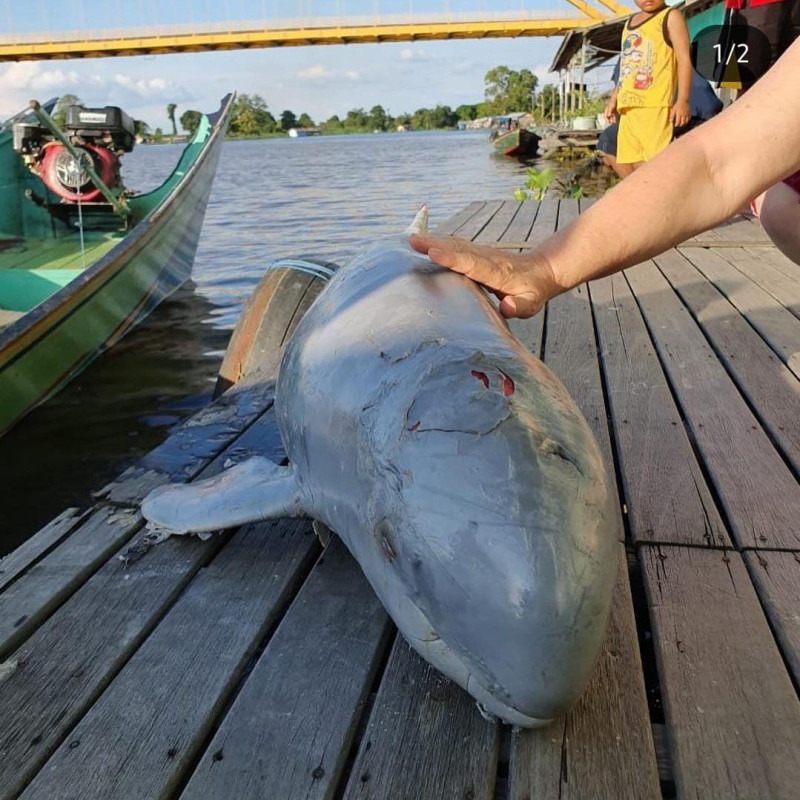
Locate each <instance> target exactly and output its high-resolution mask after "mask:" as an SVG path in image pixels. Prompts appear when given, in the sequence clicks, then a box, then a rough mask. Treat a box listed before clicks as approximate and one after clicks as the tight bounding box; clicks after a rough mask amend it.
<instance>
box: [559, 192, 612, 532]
mask: <svg viewBox="0 0 800 800" xmlns="http://www.w3.org/2000/svg"><path fill="white" fill-rule="evenodd" d="M575 214H577V203H576V201H574V200H571V201H568V200H562V201H561V209H560V211H559V223H558V224H559V226H560V225H562V224H566V223H567V221H568V220H569V219H571V218H572V217H574V215H575ZM544 361H545V363H546V364H547V366H548V367H550V369H552V370H553V372H554V373H555V374H556V375H557V376H558V377H559V379H560V380H561V382H562V383H563V384H564V386H565V387H566V389H567V391H568V392H569V393H570V394H571V395H572V397H573V399H574V400H575V402H576V403H577V404H578V407H579V408H580V410H581V412H582V413H583V416H584V417H585V418H586V421H587V422H588V423H589V427H590V428H591V430H592V433H594V435H595V438H596V439H597V443H598V445H599V446H600V453H601V454H602V456H603V460H604V462H605V465H606V471H607V473H608V479H609V481H610V482H611V486H612V487H616V485H617V484H616V470H615V467H614V457H613V455H612V451H611V440H610V438H609V433H608V422H607V419H606V408H605V400H604V398H603V386H602V382H601V378H600V368H599V365H598V359H597V346H596V343H595V336H594V324H593V321H592V309H591V303H590V302H589V292H588V289H587V287H586V284H582V285H581V286H578V287H576V288H575V289H572V290H571V291H569V292H565V293H564V294H562V295H559V296H558V297H556V298H554V299H553V300H551V301H550V302H549V303H548V304H547V318H546V320H545V344H544ZM614 509H615V515H616V528H617V530H618V533H619V537H620V539H621V540H622V539H624V530H623V527H622V516H621V510H620V508H619V505H618V504H617V503H615V504H614Z"/></svg>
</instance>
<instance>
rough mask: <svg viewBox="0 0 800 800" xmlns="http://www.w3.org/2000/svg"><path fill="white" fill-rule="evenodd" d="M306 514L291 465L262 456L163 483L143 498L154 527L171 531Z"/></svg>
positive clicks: (197, 530) (144, 510) (193, 530)
mask: <svg viewBox="0 0 800 800" xmlns="http://www.w3.org/2000/svg"><path fill="white" fill-rule="evenodd" d="M302 513H303V510H302V508H301V506H300V492H299V490H298V487H297V482H296V481H295V474H294V470H293V469H292V467H279V466H278V465H277V464H275V463H273V462H272V461H269V460H268V459H266V458H261V457H258V456H256V457H254V458H251V459H248V460H247V461H245V462H243V463H241V464H237V465H236V466H235V467H231V468H230V469H228V470H226V471H225V472H222V473H221V474H219V475H217V476H215V477H213V478H209V479H208V480H205V481H198V482H197V483H192V484H185V485H173V486H162V487H160V488H158V489H155V490H154V491H152V492H150V494H149V495H147V497H146V498H145V500H144V502H143V503H142V514H143V515H144V516H145V518H146V519H147V521H148V522H149V523H150V527H151V528H154V529H156V530H158V531H161V532H164V533H167V534H169V533H202V532H206V531H214V530H220V529H221V528H232V527H233V526H235V525H244V524H245V523H247V522H255V521H257V520H261V519H271V518H275V517H293V516H298V515H299V514H302Z"/></svg>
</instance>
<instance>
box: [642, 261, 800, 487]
mask: <svg viewBox="0 0 800 800" xmlns="http://www.w3.org/2000/svg"><path fill="white" fill-rule="evenodd" d="M655 262H656V264H657V265H658V267H659V269H660V270H661V272H662V273H663V274H664V275H665V276H666V278H667V280H668V281H669V282H670V283H671V284H672V286H673V287H674V288H675V290H676V291H677V292H678V294H679V295H680V296H681V298H682V300H683V302H684V303H685V304H686V305H687V306H688V307H689V309H690V310H691V312H692V314H693V316H694V318H695V320H696V321H697V323H698V324H699V325H700V327H701V328H702V329H703V331H704V332H705V334H706V336H707V337H708V339H709V341H710V342H711V343H712V345H713V347H714V350H715V352H716V354H717V356H718V358H719V359H720V360H721V361H722V363H723V364H725V366H726V368H727V370H728V372H729V374H730V375H731V376H732V377H733V379H734V381H735V382H736V385H737V386H738V387H739V390H740V391H741V392H742V394H744V396H745V397H746V398H747V399H748V401H749V402H750V406H751V408H752V409H753V410H754V411H755V413H756V415H757V416H758V418H759V420H760V421H761V424H762V425H763V426H764V428H765V429H766V431H767V432H768V433H769V436H770V438H771V439H772V441H773V442H774V443H775V444H776V445H777V447H778V448H779V449H780V450H781V452H782V453H783V455H784V457H785V458H786V459H787V460H788V461H789V462H790V463H791V464H792V466H793V468H794V471H795V474H796V475H800V424H798V418H797V410H798V408H800V381H798V379H797V378H796V377H795V375H794V374H793V373H792V372H790V370H789V369H788V367H786V365H785V364H784V363H783V362H782V361H781V360H780V359H779V358H778V357H777V355H775V353H774V352H773V351H772V349H771V348H770V347H769V346H768V345H767V344H766V342H764V340H763V339H762V338H761V337H760V336H759V335H758V333H756V331H755V330H753V328H752V327H751V326H750V325H749V324H748V323H747V321H746V320H745V319H744V317H742V316H741V314H739V312H738V311H737V310H736V309H735V308H734V307H733V306H732V305H731V304H730V303H729V302H728V300H727V299H726V298H725V297H724V296H723V295H722V294H721V293H720V292H719V291H718V290H717V289H716V288H715V287H714V286H712V285H711V284H710V283H709V282H708V281H707V280H706V279H705V278H704V277H703V276H702V275H701V274H700V273H699V272H698V271H697V269H696V268H695V267H694V266H693V265H692V264H690V263H689V261H687V260H686V259H685V258H684V257H683V256H681V255H680V254H678V253H676V252H675V251H674V250H673V251H670V252H667V253H664V254H663V255H662V256H658V257H657V258H656V259H655Z"/></svg>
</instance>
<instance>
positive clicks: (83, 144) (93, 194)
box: [14, 105, 134, 203]
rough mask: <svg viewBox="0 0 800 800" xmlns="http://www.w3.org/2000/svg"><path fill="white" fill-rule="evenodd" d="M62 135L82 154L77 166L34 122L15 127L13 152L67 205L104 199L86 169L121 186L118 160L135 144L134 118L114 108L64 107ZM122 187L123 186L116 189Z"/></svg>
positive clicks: (110, 186)
mask: <svg viewBox="0 0 800 800" xmlns="http://www.w3.org/2000/svg"><path fill="white" fill-rule="evenodd" d="M64 134H65V136H67V138H68V139H69V140H70V142H71V143H72V144H73V145H74V146H75V147H76V149H77V150H78V151H79V153H80V163H78V162H77V161H76V160H75V159H74V158H73V157H72V154H71V153H70V152H69V151H68V150H67V149H66V147H64V146H63V145H62V144H61V143H60V142H59V141H58V140H57V139H56V138H55V137H54V136H53V134H52V133H51V132H50V131H49V130H48V129H47V128H45V127H43V126H42V125H39V124H38V123H30V122H19V123H17V124H16V125H14V149H15V150H16V151H17V152H18V153H20V154H21V155H22V157H23V159H24V161H25V164H26V165H27V167H28V169H29V170H30V171H31V172H33V173H34V174H35V175H38V176H39V177H40V178H41V179H42V181H43V182H44V184H45V185H46V186H47V188H48V189H50V190H51V191H52V192H55V194H57V195H58V196H59V197H61V198H62V201H64V202H67V203H77V202H78V201H79V200H80V202H82V203H92V202H96V201H97V200H98V199H101V200H102V196H101V192H100V190H99V189H98V188H97V187H96V186H95V185H94V184H93V183H92V181H91V179H90V178H89V174H88V172H87V171H86V166H87V165H90V166H92V167H94V169H95V172H97V174H98V175H99V176H100V179H101V180H102V181H103V183H105V185H106V186H108V187H109V188H111V189H114V188H116V187H119V185H120V161H119V159H120V156H121V155H122V154H123V153H130V152H131V150H133V143H134V123H133V120H132V119H131V118H130V117H129V116H128V115H127V114H126V113H125V112H124V111H122V109H120V108H117V107H116V106H106V107H105V108H84V107H83V106H78V105H73V106H68V107H67V109H66V117H65V121H64ZM119 188H121V187H119Z"/></svg>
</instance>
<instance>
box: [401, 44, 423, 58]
mask: <svg viewBox="0 0 800 800" xmlns="http://www.w3.org/2000/svg"><path fill="white" fill-rule="evenodd" d="M400 59H401V61H427V60H428V54H427V53H426V52H425V51H424V50H420V49H419V48H413V49H412V48H410V47H404V48H403V49H402V50H401V51H400Z"/></svg>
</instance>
